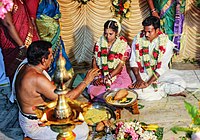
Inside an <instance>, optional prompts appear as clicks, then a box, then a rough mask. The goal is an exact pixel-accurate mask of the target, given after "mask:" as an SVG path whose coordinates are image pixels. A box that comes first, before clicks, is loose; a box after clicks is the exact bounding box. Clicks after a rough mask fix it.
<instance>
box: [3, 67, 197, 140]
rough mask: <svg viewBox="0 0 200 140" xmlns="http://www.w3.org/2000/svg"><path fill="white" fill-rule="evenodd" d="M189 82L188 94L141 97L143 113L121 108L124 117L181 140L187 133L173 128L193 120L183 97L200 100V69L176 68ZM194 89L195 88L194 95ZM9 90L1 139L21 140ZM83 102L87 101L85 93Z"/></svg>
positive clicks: (15, 110)
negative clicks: (161, 97) (144, 99)
mask: <svg viewBox="0 0 200 140" xmlns="http://www.w3.org/2000/svg"><path fill="white" fill-rule="evenodd" d="M177 73H178V74H180V75H181V76H182V77H183V78H184V79H185V81H186V82H187V91H186V92H185V93H187V97H171V96H170V97H166V98H163V99H161V100H159V101H149V102H147V101H143V100H138V103H139V104H140V105H143V106H144V108H142V109H140V114H138V115H133V114H131V113H130V112H129V111H128V110H126V109H123V110H122V119H123V120H130V119H137V120H139V121H142V122H145V123H155V124H158V125H159V126H161V127H164V137H163V140H171V139H172V138H174V140H179V139H180V136H181V135H183V134H184V133H178V135H177V134H174V133H172V132H171V131H170V128H171V127H173V126H175V125H178V126H187V125H189V124H190V123H191V119H190V117H189V115H188V113H187V112H186V109H185V107H184V100H186V101H188V102H190V103H192V104H194V105H198V101H197V99H196V98H195V97H194V96H193V95H195V96H196V97H197V98H198V99H200V91H198V90H197V89H198V88H200V70H177ZM192 91H196V92H195V93H194V94H192ZM9 92H10V91H9V89H8V88H3V87H1V88H0V110H1V111H0V140H13V139H14V140H22V139H23V133H22V131H21V129H20V127H19V124H18V121H17V119H18V110H17V106H16V104H11V103H10V102H9V101H8V99H7V96H6V94H8V93H9ZM79 100H80V101H87V100H86V99H85V98H84V97H83V96H81V97H80V98H79Z"/></svg>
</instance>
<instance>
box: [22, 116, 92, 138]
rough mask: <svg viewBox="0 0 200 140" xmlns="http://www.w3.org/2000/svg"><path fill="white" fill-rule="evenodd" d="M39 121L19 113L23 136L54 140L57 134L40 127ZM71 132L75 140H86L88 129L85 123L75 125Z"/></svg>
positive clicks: (47, 128) (48, 128)
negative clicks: (74, 135)
mask: <svg viewBox="0 0 200 140" xmlns="http://www.w3.org/2000/svg"><path fill="white" fill-rule="evenodd" d="M38 123H39V120H30V119H28V118H26V117H24V116H23V115H22V114H21V112H19V124H20V126H21V128H22V130H23V132H24V134H25V136H28V137H30V138H31V139H33V140H56V137H57V135H58V133H56V132H54V131H52V130H51V128H50V127H49V126H45V127H40V126H39V125H38ZM73 132H74V133H75V134H76V140H87V137H88V133H89V128H88V126H87V124H86V123H85V122H83V123H82V124H81V125H76V127H75V129H73Z"/></svg>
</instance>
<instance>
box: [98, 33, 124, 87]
mask: <svg viewBox="0 0 200 140" xmlns="http://www.w3.org/2000/svg"><path fill="white" fill-rule="evenodd" d="M126 47H127V41H126V39H125V38H124V37H122V36H121V37H117V38H116V40H115V42H114V44H113V46H112V47H111V49H110V51H109V48H108V42H107V40H106V38H105V37H104V36H101V37H100V39H99V40H98V42H97V43H96V46H95V50H94V53H95V58H96V61H97V65H98V66H99V68H100V69H102V71H103V77H105V76H108V78H109V80H108V81H106V83H105V86H106V88H107V89H110V85H111V84H112V83H113V82H114V81H115V79H116V76H113V77H111V76H110V72H112V71H113V70H114V69H115V68H116V67H117V65H118V64H119V63H120V61H121V59H122V57H123V56H124V53H125V51H126Z"/></svg>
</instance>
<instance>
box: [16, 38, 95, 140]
mask: <svg viewBox="0 0 200 140" xmlns="http://www.w3.org/2000/svg"><path fill="white" fill-rule="evenodd" d="M51 47H52V45H51V43H49V42H46V41H35V42H33V43H32V44H31V45H30V46H29V47H28V50H27V60H28V63H25V64H24V65H22V66H21V67H20V68H18V70H17V72H18V74H17V76H16V80H15V91H16V97H17V101H18V104H19V108H20V111H19V123H20V126H21V128H22V130H23V132H24V133H25V135H26V136H28V137H30V138H31V139H37V140H39V139H42V140H45V139H46V140H55V139H56V137H57V135H58V133H55V132H53V131H52V130H51V129H50V127H48V126H45V127H40V126H39V125H38V119H37V117H36V115H35V113H34V111H33V110H32V107H33V106H37V105H40V104H44V103H45V99H48V100H51V101H54V100H56V99H57V98H58V95H57V94H55V93H54V90H55V88H56V87H55V85H53V84H52V82H51V81H50V79H48V78H49V77H48V75H47V73H46V71H45V70H47V69H48V68H49V66H50V64H51V61H52V58H53V56H52V49H51ZM97 75H98V69H91V70H89V71H88V73H87V75H86V77H85V79H84V82H81V83H80V84H79V85H78V86H77V87H76V88H74V89H73V90H71V91H70V92H69V93H68V94H67V95H66V96H68V97H69V98H71V99H76V98H77V97H78V96H79V95H80V94H81V93H82V91H83V90H84V89H85V87H86V86H87V84H89V83H90V82H91V81H92V80H93V78H94V77H95V76H97ZM47 77H48V78H47ZM73 132H74V133H75V134H76V140H86V139H87V136H88V132H89V129H88V126H87V124H86V123H85V122H84V123H82V124H81V125H77V126H76V127H75V129H74V130H73Z"/></svg>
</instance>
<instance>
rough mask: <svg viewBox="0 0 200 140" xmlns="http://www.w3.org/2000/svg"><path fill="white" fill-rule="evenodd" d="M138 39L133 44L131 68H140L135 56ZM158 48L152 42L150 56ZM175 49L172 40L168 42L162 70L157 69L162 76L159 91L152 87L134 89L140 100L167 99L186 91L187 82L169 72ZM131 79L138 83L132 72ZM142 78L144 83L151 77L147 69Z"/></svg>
mask: <svg viewBox="0 0 200 140" xmlns="http://www.w3.org/2000/svg"><path fill="white" fill-rule="evenodd" d="M135 41H136V39H134V40H133V43H132V52H131V58H130V66H131V67H138V65H137V63H136V55H135V43H136V42H135ZM155 46H156V42H155V41H152V43H150V45H149V50H150V51H149V55H151V54H152V50H153V48H154V47H155ZM173 48H174V44H173V42H171V41H170V40H169V41H168V42H167V45H166V52H165V53H164V55H163V58H162V59H161V62H162V63H161V68H160V69H156V72H157V73H158V74H159V75H160V77H159V78H158V84H157V85H158V90H157V91H155V89H154V88H153V87H152V86H149V87H147V88H145V89H134V91H136V92H137V93H138V99H142V100H148V101H152V100H160V99H161V98H163V97H166V96H167V94H176V93H180V92H182V91H184V90H185V88H186V82H185V81H184V80H183V79H182V78H181V76H179V75H177V74H176V73H174V72H173V71H171V70H169V67H168V64H169V62H170V60H171V58H172V55H173ZM130 75H131V78H132V81H133V83H134V82H135V81H136V79H135V76H134V74H133V72H132V71H131V72H130ZM140 76H141V78H142V80H143V81H148V80H149V79H150V78H151V77H149V76H148V74H147V72H146V69H144V73H140Z"/></svg>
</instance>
